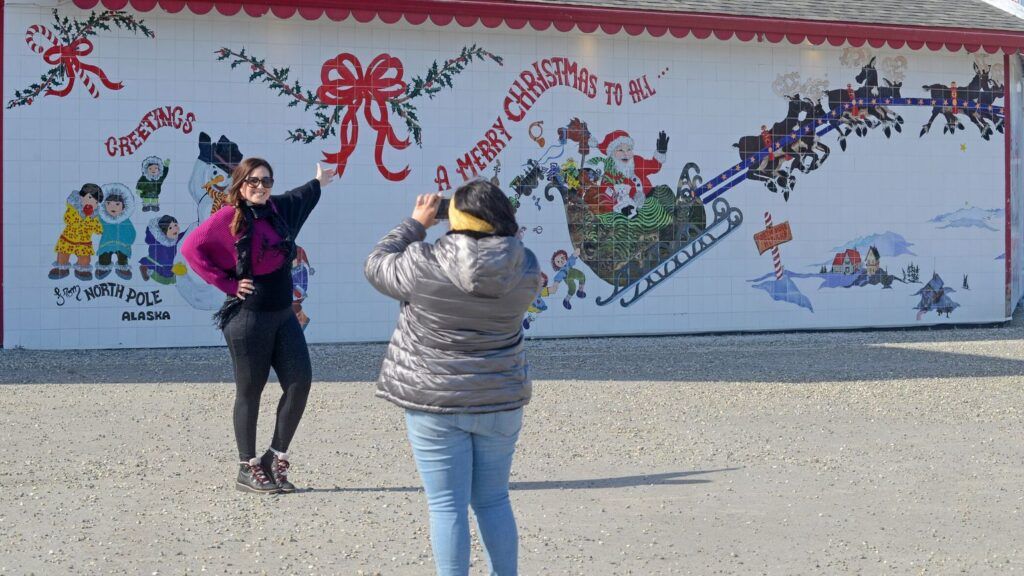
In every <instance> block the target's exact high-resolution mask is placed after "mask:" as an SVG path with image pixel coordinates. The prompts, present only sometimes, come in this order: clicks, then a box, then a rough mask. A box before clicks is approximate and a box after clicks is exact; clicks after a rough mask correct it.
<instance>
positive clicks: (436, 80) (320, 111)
mask: <svg viewBox="0 0 1024 576" xmlns="http://www.w3.org/2000/svg"><path fill="white" fill-rule="evenodd" d="M217 59H218V60H228V59H232V60H231V67H232V68H236V67H238V66H240V65H242V64H247V65H248V66H249V70H250V71H251V74H250V75H249V82H254V81H256V80H260V81H262V82H265V83H267V84H268V85H269V87H270V88H271V89H273V90H277V91H278V94H279V95H281V96H285V97H287V98H290V99H291V102H289V103H288V106H289V107H291V106H298V105H299V104H302V105H303V106H304V107H305V110H307V111H308V110H314V111H315V112H314V116H315V118H316V126H317V127H316V128H315V129H306V128H297V129H295V130H290V131H289V132H288V140H289V141H291V142H303V143H306V144H308V143H310V142H312V141H314V140H318V139H319V140H325V139H327V138H328V137H330V136H338V137H339V138H340V144H339V149H338V151H337V152H324V161H325V162H328V163H330V164H334V165H335V166H337V170H338V176H341V175H343V174H344V173H345V167H346V165H347V164H348V158H349V156H351V154H352V153H353V152H355V150H356V146H357V144H358V141H359V113H360V111H362V113H363V118H364V119H365V121H366V124H367V126H368V127H369V128H370V129H371V130H373V131H375V132H376V133H377V137H376V142H375V147H374V160H375V161H376V163H377V170H378V171H379V172H380V174H381V176H383V177H384V178H386V179H388V180H390V181H392V182H399V181H402V180H405V178H406V176H408V175H409V167H408V166H406V167H404V168H402V169H401V170H398V171H392V170H391V169H389V168H388V167H387V166H385V165H384V159H383V153H384V147H385V144H387V145H389V146H391V147H392V148H394V149H395V150H404V149H405V148H407V147H408V146H409V137H408V136H407V137H405V138H402V137H399V136H398V134H396V133H395V130H394V127H393V126H392V125H391V118H390V114H389V110H390V111H391V112H394V113H395V114H397V115H398V116H400V117H401V118H402V119H403V120H404V121H405V125H406V128H407V129H408V132H409V136H412V138H413V139H414V140H415V141H416V145H417V146H422V145H423V140H422V130H421V128H420V124H419V118H418V116H417V112H416V107H415V106H414V105H413V104H412V100H414V99H416V98H418V97H420V96H424V95H426V96H427V97H428V98H433V97H434V96H435V95H436V94H437V93H438V92H440V91H441V89H442V88H444V87H448V88H450V87H451V86H452V80H453V78H454V77H455V75H456V74H458V73H460V72H462V71H463V70H464V69H465V68H466V65H468V64H469V63H470V62H472V61H473V60H474V59H477V60H481V61H484V60H492V61H494V62H496V63H497V64H498V65H499V66H500V65H501V64H502V59H501V57H500V56H495V55H494V54H491V53H490V52H488V51H487V50H484V49H483V48H479V47H477V46H476V45H473V46H469V47H464V48H463V49H462V52H460V54H459V55H458V56H457V57H455V58H452V59H451V60H448V61H447V62H445V63H444V65H443V66H438V63H437V62H434V63H433V65H431V67H430V69H429V70H428V71H427V75H426V77H425V78H423V77H419V76H417V77H415V78H412V79H411V81H410V82H406V81H405V80H404V79H403V74H404V67H403V65H402V61H401V60H399V59H398V58H396V57H394V56H392V55H390V54H378V55H377V56H376V57H375V58H373V59H372V60H370V62H369V63H368V64H367V65H366V66H365V67H364V66H363V65H362V63H361V62H360V61H359V58H358V57H356V56H355V55H353V54H349V53H341V54H338V55H337V56H335V57H334V58H331V59H329V60H327V61H326V62H324V64H323V66H321V68H320V86H319V88H317V90H316V91H315V92H314V91H312V90H309V89H306V90H303V88H302V85H301V84H300V83H299V81H298V80H296V81H295V82H294V83H289V80H288V74H289V69H288V68H271V69H267V67H266V60H263V59H258V58H255V57H253V56H251V55H249V54H246V52H245V49H244V48H243V49H242V50H240V51H238V52H235V51H233V50H231V49H229V48H221V49H220V50H218V51H217ZM339 124H340V128H339V127H338V125H339Z"/></svg>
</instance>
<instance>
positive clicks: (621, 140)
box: [590, 130, 633, 156]
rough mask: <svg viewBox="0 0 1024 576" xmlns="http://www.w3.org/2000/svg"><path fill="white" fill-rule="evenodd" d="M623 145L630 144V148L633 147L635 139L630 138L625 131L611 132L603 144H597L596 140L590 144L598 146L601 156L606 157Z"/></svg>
mask: <svg viewBox="0 0 1024 576" xmlns="http://www.w3.org/2000/svg"><path fill="white" fill-rule="evenodd" d="M622 144H629V145H630V146H632V145H633V138H631V137H630V136H629V133H628V132H626V131H625V130H613V131H611V132H609V133H608V135H607V136H605V137H604V140H602V141H601V142H597V141H596V140H592V141H591V142H590V145H591V146H597V149H598V150H600V151H601V154H604V155H605V156H607V155H608V153H609V152H610V151H612V150H615V149H616V148H618V147H619V146H621V145H622Z"/></svg>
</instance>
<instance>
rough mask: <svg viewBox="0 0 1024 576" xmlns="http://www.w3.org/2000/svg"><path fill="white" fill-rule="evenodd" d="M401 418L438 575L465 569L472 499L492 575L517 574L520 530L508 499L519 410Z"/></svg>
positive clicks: (462, 575) (455, 575)
mask: <svg viewBox="0 0 1024 576" xmlns="http://www.w3.org/2000/svg"><path fill="white" fill-rule="evenodd" d="M405 424H406V428H407V430H408V433H409V443H410V444H412V453H413V457H414V458H415V459H416V468H417V469H419V472H420V478H422V479H423V489H424V490H425V491H426V493H427V506H428V507H429V509H430V543H431V546H432V548H433V549H434V561H435V563H436V564H437V573H438V576H466V575H468V574H469V547H470V545H469V506H470V505H472V506H473V512H474V513H476V523H477V527H478V528H479V530H480V539H481V540H483V543H484V550H485V551H486V554H487V562H488V564H490V566H491V575H492V576H515V575H516V574H517V573H518V561H519V534H518V532H517V531H516V519H515V517H514V516H513V515H512V503H511V502H510V501H509V498H508V476H509V472H510V471H511V470H512V455H513V454H514V453H515V450H516V440H518V439H519V430H520V428H522V425H523V409H522V408H519V409H517V410H509V411H506V412H490V413H486V414H433V413H430V412H420V411H417V410H406V412H405Z"/></svg>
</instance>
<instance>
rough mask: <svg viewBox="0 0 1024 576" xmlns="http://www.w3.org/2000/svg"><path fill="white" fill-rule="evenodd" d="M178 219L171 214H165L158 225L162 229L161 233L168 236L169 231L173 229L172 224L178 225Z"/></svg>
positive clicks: (158, 221)
mask: <svg viewBox="0 0 1024 576" xmlns="http://www.w3.org/2000/svg"><path fill="white" fill-rule="evenodd" d="M177 223H178V219H177V218H175V217H174V216H171V215H170V214H164V215H163V216H161V217H160V219H159V220H157V222H156V225H157V226H159V227H160V231H161V232H163V233H164V234H167V229H168V228H170V227H171V224H177Z"/></svg>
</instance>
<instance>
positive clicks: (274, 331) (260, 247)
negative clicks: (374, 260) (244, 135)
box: [182, 158, 335, 493]
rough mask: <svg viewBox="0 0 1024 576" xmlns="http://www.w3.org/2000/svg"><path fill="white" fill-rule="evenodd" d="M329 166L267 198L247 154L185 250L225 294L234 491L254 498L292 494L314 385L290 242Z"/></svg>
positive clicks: (266, 179) (264, 177)
mask: <svg viewBox="0 0 1024 576" xmlns="http://www.w3.org/2000/svg"><path fill="white" fill-rule="evenodd" d="M334 175H335V171H334V170H321V168H320V165H319V164H317V168H316V179H314V180H310V181H309V182H307V183H306V184H304V185H302V186H301V187H299V188H296V189H295V190H291V191H289V192H286V193H284V194H281V195H279V196H271V195H270V190H271V188H273V187H274V170H273V169H272V168H271V167H270V164H269V163H268V162H267V161H266V160H263V159H261V158H246V159H244V160H242V162H241V163H240V164H239V165H238V167H237V168H235V170H234V172H233V173H232V174H231V187H230V188H229V189H228V195H227V202H226V205H225V206H224V207H223V208H221V209H220V210H218V211H217V212H216V213H215V214H213V216H210V217H209V218H208V219H206V220H205V221H204V222H203V223H202V224H200V225H199V227H198V228H196V229H195V230H194V231H193V232H192V233H191V234H189V235H188V238H186V239H185V243H184V245H183V247H182V254H183V255H184V257H185V259H186V260H187V261H188V263H189V265H190V266H191V267H192V270H193V271H195V273H196V274H198V275H199V277H200V278H202V279H203V280H205V281H206V282H208V283H209V284H212V285H213V286H216V287H217V288H219V289H220V290H221V291H223V292H224V293H225V294H227V295H228V298H227V300H225V302H224V306H222V307H221V309H220V311H219V312H217V314H216V315H215V318H216V320H217V322H218V326H219V327H220V329H221V330H222V331H223V332H224V339H225V340H226V341H227V345H228V351H229V352H230V353H231V361H232V364H233V365H234V369H235V390H236V392H235V408H234V425H235V442H236V443H237V444H238V456H239V459H240V462H239V471H238V481H237V483H236V487H237V488H238V489H239V490H242V491H248V492H257V493H273V492H292V491H294V490H295V486H294V485H293V484H292V483H291V482H289V481H288V467H289V463H288V445H289V444H290V443H291V440H292V437H293V436H294V435H295V430H296V428H298V426H299V420H300V419H301V418H302V413H303V411H305V409H306V398H307V397H308V396H309V387H310V383H311V382H312V379H313V377H312V368H311V366H310V362H309V350H308V348H307V347H306V339H305V337H304V336H303V333H302V328H301V327H300V326H299V322H298V320H297V319H296V318H295V314H293V313H292V278H291V264H292V259H294V258H295V251H296V249H295V237H296V236H297V235H298V233H299V230H301V229H302V224H303V223H304V222H305V221H306V218H307V217H308V216H309V214H310V212H312V211H313V208H314V207H315V206H316V204H317V202H318V201H319V200H320V188H321V187H323V186H326V185H327V184H328V183H330V181H331V179H332V178H333V177H334ZM271 368H273V369H274V372H275V373H276V374H277V377H278V379H279V380H280V382H281V389H282V390H283V392H284V394H283V395H282V396H281V401H280V402H279V403H278V405H277V423H276V425H275V427H274V438H273V440H272V441H271V443H270V448H269V449H268V450H267V451H266V452H265V453H264V454H263V455H262V457H257V456H256V419H257V417H258V416H259V408H260V396H261V394H262V393H263V388H264V386H266V384H267V378H268V376H269V375H270V369H271Z"/></svg>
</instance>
